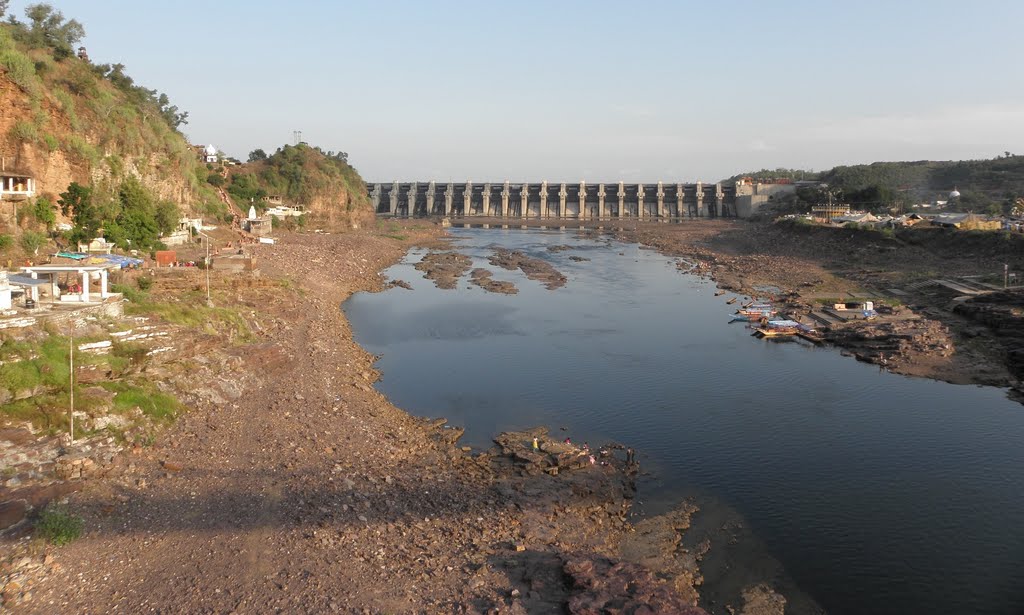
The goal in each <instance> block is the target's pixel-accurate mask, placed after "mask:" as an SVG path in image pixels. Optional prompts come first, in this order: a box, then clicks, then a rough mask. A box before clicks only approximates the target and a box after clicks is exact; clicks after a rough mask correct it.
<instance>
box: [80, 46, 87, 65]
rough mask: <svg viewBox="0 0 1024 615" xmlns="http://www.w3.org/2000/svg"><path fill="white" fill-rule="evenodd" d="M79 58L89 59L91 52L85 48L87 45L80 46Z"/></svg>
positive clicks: (84, 60) (85, 60)
mask: <svg viewBox="0 0 1024 615" xmlns="http://www.w3.org/2000/svg"><path fill="white" fill-rule="evenodd" d="M78 59H79V60H82V61H83V62H88V61H89V53H88V52H87V51H86V50H85V47H79V48H78Z"/></svg>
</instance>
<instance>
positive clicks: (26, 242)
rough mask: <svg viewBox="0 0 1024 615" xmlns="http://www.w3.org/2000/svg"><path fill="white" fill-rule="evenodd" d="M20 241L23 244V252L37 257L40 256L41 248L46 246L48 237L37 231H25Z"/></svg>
mask: <svg viewBox="0 0 1024 615" xmlns="http://www.w3.org/2000/svg"><path fill="white" fill-rule="evenodd" d="M18 241H19V242H20V243H21V249H22V250H24V251H25V252H27V253H29V254H31V255H33V256H35V255H36V254H39V248H41V247H43V245H45V244H46V235H43V234H42V233H37V232H35V231H25V232H24V233H22V234H21V238H20V239H19V240H18Z"/></svg>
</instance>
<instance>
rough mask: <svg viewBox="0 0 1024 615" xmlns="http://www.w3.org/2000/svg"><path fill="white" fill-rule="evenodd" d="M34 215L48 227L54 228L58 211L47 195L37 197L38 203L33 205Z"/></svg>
mask: <svg viewBox="0 0 1024 615" xmlns="http://www.w3.org/2000/svg"><path fill="white" fill-rule="evenodd" d="M32 215H34V216H35V218H36V221H38V222H40V223H42V224H45V225H46V228H48V229H49V228H53V225H54V223H55V222H57V212H56V211H55V210H54V205H53V203H51V202H50V199H48V198H46V197H45V196H43V197H39V198H38V199H36V203H35V205H34V206H33V207H32Z"/></svg>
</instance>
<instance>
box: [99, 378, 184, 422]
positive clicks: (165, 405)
mask: <svg viewBox="0 0 1024 615" xmlns="http://www.w3.org/2000/svg"><path fill="white" fill-rule="evenodd" d="M100 386H102V387H103V388H104V389H106V390H108V391H110V392H111V393H113V394H114V412H115V413H117V414H128V413H130V412H131V411H132V410H133V409H134V408H136V407H138V408H139V410H142V413H143V414H144V415H146V416H147V417H149V418H150V419H152V420H154V421H157V422H165V423H167V422H170V421H172V420H173V419H174V418H175V417H177V416H178V415H179V414H181V412H182V410H184V408H185V407H184V405H182V403H181V402H180V401H178V400H177V399H176V398H175V397H174V396H172V395H168V394H167V393H163V392H161V391H159V390H158V389H157V388H156V385H154V384H153V383H151V382H149V381H148V380H147V381H141V382H133V383H128V382H104V383H103V384H101V385H100Z"/></svg>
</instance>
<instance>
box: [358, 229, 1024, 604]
mask: <svg viewBox="0 0 1024 615" xmlns="http://www.w3.org/2000/svg"><path fill="white" fill-rule="evenodd" d="M452 234H453V235H454V236H455V237H457V238H458V239H459V240H460V241H458V242H457V243H456V245H457V246H458V248H459V250H460V251H463V252H465V253H467V254H469V255H471V256H472V257H473V259H474V265H475V266H480V267H487V268H489V269H491V270H493V271H494V272H495V276H494V277H495V278H496V279H502V280H509V281H512V282H514V283H515V284H516V286H518V287H519V294H518V295H512V296H505V295H495V294H489V293H485V292H484V291H483V290H482V289H480V288H477V287H476V286H473V287H468V283H467V281H466V280H465V279H464V280H463V281H462V282H461V283H460V284H459V288H458V289H457V290H449V291H443V290H439V289H437V288H435V287H434V285H433V283H432V282H430V281H428V280H424V279H422V275H421V274H420V272H418V271H416V270H414V269H413V267H412V265H413V264H414V263H416V262H417V261H418V260H419V259H420V258H421V257H422V255H423V254H424V252H423V251H413V252H411V253H410V254H409V255H408V256H407V258H406V259H405V261H403V262H402V263H401V264H399V265H396V266H394V267H392V268H391V269H389V270H388V271H387V275H388V276H390V277H391V278H393V279H402V280H405V281H407V282H409V283H410V284H412V286H413V287H414V289H415V290H414V291H412V292H410V291H408V290H404V289H400V288H399V289H393V290H389V291H387V292H384V293H379V294H358V295H356V296H354V297H352V298H351V299H350V300H349V301H348V302H346V304H345V305H344V309H345V311H346V313H347V315H348V317H349V319H350V320H351V322H352V325H353V328H354V330H355V333H356V339H357V340H358V341H359V343H360V344H362V345H363V346H364V347H365V348H366V349H368V350H369V351H370V352H373V353H376V354H380V355H382V357H383V358H381V360H380V362H379V363H378V367H379V368H380V370H381V372H382V374H383V376H382V379H381V381H380V382H379V383H378V388H379V389H380V390H381V391H382V392H383V393H385V394H386V395H387V396H388V397H389V398H390V399H391V400H392V402H393V403H395V404H396V405H397V406H399V407H401V408H404V409H406V410H408V411H410V412H412V413H414V414H419V415H425V416H445V417H447V418H448V419H449V420H450V422H451V424H454V425H461V426H464V427H465V428H466V436H465V438H464V441H465V442H466V443H468V444H473V445H478V446H482V447H486V446H489V444H490V438H491V437H492V436H493V435H495V434H496V433H497V432H499V431H502V430H506V429H517V428H525V427H532V426H536V425H548V426H550V427H552V430H553V431H555V432H557V429H558V427H561V426H565V427H567V428H568V433H569V434H570V435H571V436H572V437H573V439H574V440H576V441H583V440H587V441H589V442H590V443H592V444H593V443H601V442H605V441H608V440H615V441H619V442H623V443H626V444H629V445H631V446H634V447H636V448H637V450H638V451H639V452H640V453H641V457H640V459H641V463H642V464H643V465H644V467H645V469H646V470H647V471H649V472H651V473H652V478H651V479H650V480H649V481H648V482H647V483H645V484H642V485H641V493H640V498H641V499H643V500H645V502H646V503H647V509H646V510H647V511H648V512H654V513H656V512H660V511H661V510H664V509H666V508H668V507H670V506H672V505H673V504H674V503H676V502H677V501H678V499H679V498H680V497H681V496H682V495H684V494H686V493H689V492H693V491H695V490H696V491H700V492H706V493H710V494H713V495H715V496H717V497H719V498H721V499H723V500H724V501H725V502H727V503H728V504H729V505H731V506H732V507H734V508H736V509H737V510H739V511H740V512H741V513H742V514H743V515H744V516H745V517H746V518H747V520H748V522H749V523H750V525H751V527H752V528H753V530H754V532H755V533H756V534H757V535H758V536H759V537H760V538H761V539H763V540H764V541H765V542H766V543H767V545H768V548H769V549H770V551H771V552H772V553H773V554H774V555H775V556H776V557H777V558H778V559H780V560H781V561H782V563H783V564H784V565H785V566H786V568H787V569H788V571H789V572H790V574H791V575H792V576H793V577H794V579H795V580H796V582H797V584H798V585H800V586H801V588H802V589H804V590H805V591H807V592H809V593H810V594H812V595H813V596H814V597H815V598H816V599H817V600H818V601H819V602H820V603H821V604H822V605H823V606H824V607H825V608H826V609H827V610H828V611H829V612H831V613H1021V612H1024V407H1022V406H1021V405H1019V404H1017V403H1014V402H1011V401H1009V400H1007V399H1006V397H1005V394H1004V392H1003V391H1002V390H999V389H994V388H981V387H968V386H954V385H950V384H946V383H942V382H933V381H929V380H919V379H910V378H905V377H902V376H896V375H892V374H888V373H884V372H880V371H879V370H878V368H877V367H873V366H870V365H866V364H862V363H858V362H856V361H854V360H853V359H850V358H847V357H843V356H841V355H840V354H839V352H838V351H837V350H835V349H830V348H814V347H810V346H807V345H803V344H799V343H773V342H766V341H762V340H757V339H755V338H752V337H750V332H749V330H747V329H745V328H744V327H742V326H741V325H740V324H733V325H730V324H727V321H728V318H729V313H730V312H731V311H732V308H731V307H730V306H727V305H725V299H726V298H728V295H727V296H723V297H715V296H714V290H715V287H714V286H713V285H712V284H710V283H708V282H705V281H702V280H700V279H699V278H697V277H695V276H691V275H684V274H680V273H679V272H678V271H677V269H676V268H675V266H674V263H673V262H672V261H671V260H670V259H667V258H666V257H664V256H660V255H659V254H657V253H655V252H653V251H649V250H642V249H640V248H639V247H638V246H636V245H630V244H622V243H616V242H611V241H607V240H596V241H595V240H588V239H580V238H577V236H576V234H575V233H574V232H571V231H569V232H558V231H539V230H531V231H526V230H497V229H486V230H484V229H454V230H453V231H452ZM496 245H500V246H502V247H507V248H513V249H519V250H524V251H526V252H528V253H529V254H531V255H533V256H536V257H539V258H543V259H545V260H547V261H549V262H551V263H552V264H554V265H555V267H557V268H558V269H559V270H560V271H561V272H562V273H564V274H565V275H567V276H568V278H569V281H568V283H567V284H566V286H565V287H563V288H560V289H558V290H554V291H549V290H546V289H544V288H543V287H542V286H541V285H540V284H538V283H536V282H532V281H529V280H527V279H525V277H524V276H522V274H521V273H520V272H518V271H517V272H510V271H505V270H502V269H499V268H495V267H491V266H490V265H489V264H488V263H487V257H488V256H489V255H490V253H491V251H490V248H491V247H493V246H496ZM554 245H569V246H571V247H572V249H571V250H568V251H561V252H550V251H548V250H547V248H548V247H549V246H554ZM573 255H575V256H582V257H585V258H588V259H590V260H589V261H585V262H576V261H573V260H570V256H573Z"/></svg>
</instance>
